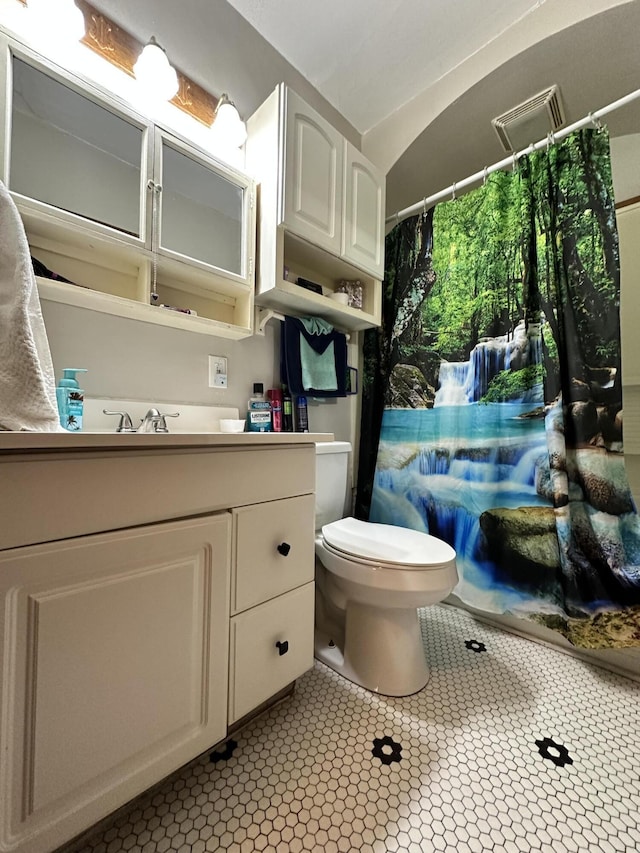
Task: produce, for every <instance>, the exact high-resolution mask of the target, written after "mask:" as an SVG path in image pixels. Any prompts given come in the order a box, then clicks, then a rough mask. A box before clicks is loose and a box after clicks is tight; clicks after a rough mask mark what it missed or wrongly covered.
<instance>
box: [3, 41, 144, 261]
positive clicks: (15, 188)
mask: <svg viewBox="0 0 640 853" xmlns="http://www.w3.org/2000/svg"><path fill="white" fill-rule="evenodd" d="M0 51H1V52H2V61H1V62H0V65H1V66H2V70H3V74H2V77H3V78H4V80H3V83H4V88H5V91H4V93H3V94H4V98H5V99H6V100H5V122H6V129H7V132H6V134H5V135H4V140H3V144H4V152H3V153H4V158H3V162H4V164H5V170H4V171H5V174H4V180H5V182H6V183H7V184H8V187H9V189H10V190H11V191H12V193H13V194H14V197H15V198H16V201H17V202H18V205H19V207H20V210H21V212H23V211H26V212H27V213H30V214H32V215H39V216H41V217H42V216H50V215H55V216H56V217H57V218H58V220H59V221H64V222H66V223H68V224H70V225H71V224H73V225H76V226H78V225H84V226H85V227H90V228H91V230H93V231H94V232H97V233H101V234H105V235H107V234H108V235H110V236H117V237H118V239H119V240H123V241H126V242H129V243H133V244H134V245H136V246H138V247H142V246H147V247H148V246H150V242H149V234H148V230H149V228H148V225H149V221H148V210H147V208H146V192H145V191H144V190H143V187H144V186H145V185H146V181H147V168H148V163H149V156H148V155H149V147H148V146H149V145H150V132H149V126H148V124H147V123H146V122H145V121H144V120H142V119H141V118H140V117H139V116H136V115H135V114H134V113H133V112H130V111H128V110H126V108H125V107H118V106H116V105H115V104H114V103H110V102H109V101H108V100H107V99H106V98H101V97H100V96H99V95H98V94H96V93H95V92H93V91H92V90H90V89H89V88H86V89H83V88H81V86H80V85H79V83H78V81H76V80H75V79H74V78H73V77H71V76H70V75H69V76H68V77H67V76H65V75H63V74H62V72H60V71H59V70H58V71H55V70H54V69H53V68H50V67H49V66H48V65H47V64H45V63H44V62H39V61H38V60H37V59H36V58H34V56H33V55H32V54H30V53H29V52H26V51H25V52H23V51H22V50H21V49H19V48H17V47H15V48H14V47H9V45H8V43H7V42H6V41H4V40H0Z"/></svg>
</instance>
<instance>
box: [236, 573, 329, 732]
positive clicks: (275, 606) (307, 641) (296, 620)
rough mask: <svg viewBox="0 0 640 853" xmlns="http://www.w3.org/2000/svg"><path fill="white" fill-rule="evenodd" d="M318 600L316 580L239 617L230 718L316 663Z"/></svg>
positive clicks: (248, 709)
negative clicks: (315, 619)
mask: <svg viewBox="0 0 640 853" xmlns="http://www.w3.org/2000/svg"><path fill="white" fill-rule="evenodd" d="M314 603H315V584H314V583H313V581H312V582H311V583H308V584H305V586H302V587H300V588H299V589H294V590H293V591H292V592H287V593H285V595H280V596H278V598H274V599H272V600H271V601H267V602H266V604H259V605H258V606H257V607H253V608H251V610H246V611H245V612H244V613H240V614H239V615H238V616H234V617H233V619H232V620H231V650H230V661H229V671H230V678H229V722H230V723H234V722H236V721H237V720H239V719H241V717H244V716H245V714H248V713H249V712H250V711H252V710H253V709H254V708H256V707H257V706H258V705H259V704H260V703H261V702H264V701H266V700H267V699H269V698H270V697H271V696H274V695H275V694H276V693H277V692H278V691H279V690H282V689H283V688H284V687H286V686H287V684H290V683H291V682H292V681H295V679H296V678H298V677H299V676H301V675H302V674H303V673H304V672H306V671H307V670H308V669H311V667H312V666H313V608H314Z"/></svg>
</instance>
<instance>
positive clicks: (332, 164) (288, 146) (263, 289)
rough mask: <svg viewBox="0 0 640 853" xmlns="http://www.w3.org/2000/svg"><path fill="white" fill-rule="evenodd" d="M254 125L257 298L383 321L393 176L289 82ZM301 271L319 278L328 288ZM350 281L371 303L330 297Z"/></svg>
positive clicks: (295, 309) (351, 320)
mask: <svg viewBox="0 0 640 853" xmlns="http://www.w3.org/2000/svg"><path fill="white" fill-rule="evenodd" d="M247 129H248V134H249V135H248V138H247V143H246V164H247V168H248V169H249V171H250V172H251V173H252V174H253V175H254V176H255V178H256V179H257V180H258V182H259V184H260V223H259V230H258V239H259V251H260V268H259V270H258V275H257V279H256V294H257V296H256V301H257V302H258V303H259V304H260V305H265V306H271V307H273V308H277V309H279V310H282V311H285V313H287V312H288V313H294V314H304V313H309V314H314V315H319V316H323V317H325V318H326V319H328V320H329V321H330V322H333V323H334V324H336V325H338V326H339V327H343V328H349V329H364V328H369V327H372V326H376V325H379V323H380V312H381V280H382V278H383V276H384V203H385V178H384V175H383V174H382V173H381V172H380V171H379V170H378V169H377V168H376V167H375V166H374V165H373V164H372V163H370V162H369V161H368V160H367V159H366V158H365V157H364V156H363V155H362V154H361V153H360V152H359V151H357V149H356V148H355V147H354V146H353V145H351V143H349V142H348V140H346V139H345V138H344V137H343V136H342V135H341V134H340V133H338V131H337V130H336V129H335V128H333V127H332V126H331V125H330V124H329V122H327V121H326V120H325V119H324V118H323V117H322V116H321V115H319V113H317V112H316V111H315V110H314V109H312V108H311V107H310V106H309V105H308V104H306V103H305V101H304V100H303V99H302V98H300V97H299V96H298V95H297V94H296V93H295V92H293V91H292V90H291V89H289V88H288V87H286V86H285V85H284V84H280V85H279V86H278V87H277V88H276V90H275V91H274V92H273V93H272V94H271V95H270V97H269V98H268V99H267V100H266V101H265V102H264V104H262V106H261V107H260V108H259V109H258V110H257V111H256V112H255V113H254V114H253V116H251V118H250V119H249V121H248V122H247ZM298 278H303V279H308V280H311V281H313V282H315V283H317V284H319V285H320V286H321V287H322V294H317V293H314V292H312V291H309V290H305V289H304V288H303V287H302V286H300V285H298V284H297V280H298ZM341 281H359V282H360V284H361V285H362V290H363V304H362V308H361V309H357V308H352V307H349V306H343V305H340V304H339V303H336V302H332V301H331V300H330V298H329V297H330V295H331V293H333V292H334V291H335V290H337V289H338V287H339V285H340V283H341Z"/></svg>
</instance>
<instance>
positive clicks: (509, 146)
mask: <svg viewBox="0 0 640 853" xmlns="http://www.w3.org/2000/svg"><path fill="white" fill-rule="evenodd" d="M564 123H565V117H564V111H563V109H562V101H561V100H560V89H559V88H558V86H556V85H555V84H554V85H553V86H551V87H550V88H549V89H545V90H544V92H538V94H537V95H534V96H533V97H532V98H528V99H527V100H526V101H523V102H522V103H521V104H518V106H517V107H513V108H512V109H510V110H508V111H507V112H506V113H503V114H502V115H501V116H497V117H496V118H494V119H492V120H491V124H492V125H493V126H494V128H495V130H496V133H497V134H498V138H499V139H500V142H501V144H502V147H503V148H504V150H505V151H518V150H519V149H521V148H526V147H527V145H531V143H532V142H538V141H539V140H540V139H544V138H545V136H547V134H549V133H551V132H554V131H556V130H559V129H560V128H561V127H562V125H563V124H564Z"/></svg>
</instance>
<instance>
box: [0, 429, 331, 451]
mask: <svg viewBox="0 0 640 853" xmlns="http://www.w3.org/2000/svg"><path fill="white" fill-rule="evenodd" d="M332 440H333V433H330V432H241V433H220V432H179V431H177V430H176V431H175V432H170V433H164V434H158V433H132V434H127V433H116V432H0V455H2V454H8V453H11V454H15V453H33V452H42V451H57V452H59V451H64V452H69V451H74V450H84V451H89V450H149V449H154V450H167V449H176V448H193V447H210V448H218V447H238V448H239V447H272V446H273V447H278V446H283V445H289V446H290V445H300V444H309V443H312V442H314V443H315V442H317V441H332Z"/></svg>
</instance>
